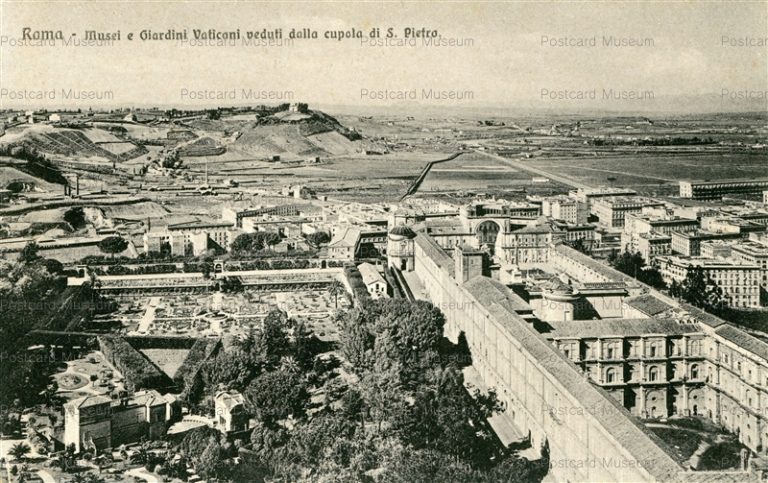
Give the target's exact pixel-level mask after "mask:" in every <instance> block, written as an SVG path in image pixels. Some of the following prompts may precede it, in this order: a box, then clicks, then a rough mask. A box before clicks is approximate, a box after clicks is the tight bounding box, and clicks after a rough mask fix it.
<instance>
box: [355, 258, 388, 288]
mask: <svg viewBox="0 0 768 483" xmlns="http://www.w3.org/2000/svg"><path fill="white" fill-rule="evenodd" d="M357 269H358V270H359V271H360V276H362V277H363V283H364V284H366V285H370V284H372V283H376V282H379V283H385V282H384V278H383V277H382V276H381V274H380V273H379V271H378V270H376V267H374V266H373V265H371V264H370V263H361V264H360V265H358V266H357Z"/></svg>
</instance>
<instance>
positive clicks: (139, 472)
mask: <svg viewBox="0 0 768 483" xmlns="http://www.w3.org/2000/svg"><path fill="white" fill-rule="evenodd" d="M125 474H126V475H127V476H138V477H139V478H142V479H144V480H146V481H148V482H149V483H160V478H158V477H157V476H155V475H153V474H152V473H150V472H148V471H147V470H145V469H144V468H134V469H132V470H128V471H126V472H125Z"/></svg>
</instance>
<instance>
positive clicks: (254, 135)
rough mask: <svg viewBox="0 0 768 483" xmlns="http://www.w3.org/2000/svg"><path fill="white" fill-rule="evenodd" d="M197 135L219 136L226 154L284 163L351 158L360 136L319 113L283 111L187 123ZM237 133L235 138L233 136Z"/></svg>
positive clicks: (333, 119)
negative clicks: (274, 158)
mask: <svg viewBox="0 0 768 483" xmlns="http://www.w3.org/2000/svg"><path fill="white" fill-rule="evenodd" d="M188 124H189V125H190V127H192V128H193V129H195V130H198V131H205V132H219V133H221V134H225V135H229V136H231V137H230V138H229V139H228V141H229V142H228V143H227V138H225V139H224V141H225V144H226V150H227V151H228V152H233V153H237V154H240V155H242V156H246V157H269V156H274V155H280V156H283V157H285V158H287V159H292V158H304V157H310V156H329V155H344V154H352V153H355V152H357V151H359V143H356V142H355V141H357V140H358V139H360V135H359V134H358V133H357V131H355V130H353V129H349V128H347V127H345V126H343V125H342V124H341V123H340V122H339V121H338V120H337V119H336V118H334V117H332V116H329V115H328V114H325V113H323V112H320V111H312V110H308V109H307V110H306V111H303V112H297V111H289V110H282V111H278V112H274V113H268V114H267V115H253V116H247V117H246V116H242V115H236V116H231V117H226V116H222V117H221V118H220V119H215V120H211V119H200V120H195V121H191V122H189V123H188ZM235 133H236V136H235Z"/></svg>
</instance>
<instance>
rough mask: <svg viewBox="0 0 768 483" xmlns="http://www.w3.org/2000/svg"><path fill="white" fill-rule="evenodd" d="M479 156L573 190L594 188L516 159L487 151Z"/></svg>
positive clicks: (481, 152)
mask: <svg viewBox="0 0 768 483" xmlns="http://www.w3.org/2000/svg"><path fill="white" fill-rule="evenodd" d="M476 152H477V153H478V154H484V155H486V156H490V157H491V158H494V159H497V160H499V161H501V162H503V163H504V164H506V165H508V166H511V167H512V168H515V169H519V170H522V171H528V172H529V173H533V174H535V175H538V176H543V177H545V178H549V179H551V180H553V181H557V182H558V183H562V184H564V185H566V186H570V187H572V188H581V189H591V188H593V186H590V185H588V184H585V183H582V182H581V181H575V180H573V179H571V178H566V177H565V176H560V175H559V174H553V173H550V172H548V171H544V170H541V169H538V168H534V167H533V166H531V165H529V164H526V163H521V162H520V161H516V160H514V159H510V158H505V157H504V156H499V155H498V154H493V153H489V152H486V151H479V150H478V151H476Z"/></svg>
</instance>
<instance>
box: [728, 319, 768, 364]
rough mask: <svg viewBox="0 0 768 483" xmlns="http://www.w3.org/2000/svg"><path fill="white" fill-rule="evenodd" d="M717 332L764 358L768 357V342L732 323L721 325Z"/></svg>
mask: <svg viewBox="0 0 768 483" xmlns="http://www.w3.org/2000/svg"><path fill="white" fill-rule="evenodd" d="M715 333H716V334H717V335H719V336H720V337H722V338H723V339H725V340H728V341H730V342H733V343H734V344H736V345H737V346H739V347H741V348H742V349H746V350H748V351H749V352H751V353H753V354H754V355H756V356H758V357H761V358H762V359H768V344H767V343H765V342H763V341H762V340H760V339H758V338H757V337H754V336H752V335H749V334H747V333H746V332H744V331H743V330H741V329H739V328H738V327H734V326H733V325H730V324H725V325H722V326H720V327H719V328H718V329H717V330H716V331H715Z"/></svg>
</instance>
